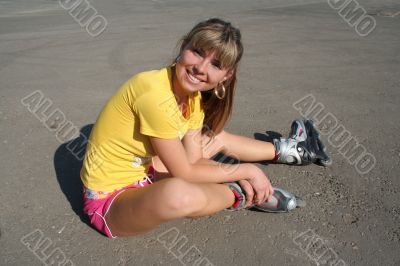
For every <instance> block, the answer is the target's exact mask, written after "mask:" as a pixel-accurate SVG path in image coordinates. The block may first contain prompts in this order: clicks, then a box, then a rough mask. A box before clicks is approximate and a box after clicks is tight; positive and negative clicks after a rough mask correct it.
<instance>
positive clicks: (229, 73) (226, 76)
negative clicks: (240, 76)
mask: <svg viewBox="0 0 400 266" xmlns="http://www.w3.org/2000/svg"><path fill="white" fill-rule="evenodd" d="M234 73H235V70H234V69H230V70H229V71H228V72H227V73H226V75H225V77H224V78H223V79H222V82H224V81H226V80H229V79H230V78H231V77H232V76H233V74H234Z"/></svg>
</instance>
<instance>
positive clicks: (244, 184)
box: [239, 180, 254, 208]
mask: <svg viewBox="0 0 400 266" xmlns="http://www.w3.org/2000/svg"><path fill="white" fill-rule="evenodd" d="M239 185H240V187H241V188H242V189H243V190H244V192H245V193H246V204H245V208H248V207H250V206H252V205H253V198H254V189H253V187H252V186H251V184H250V183H249V182H248V181H247V180H240V181H239Z"/></svg>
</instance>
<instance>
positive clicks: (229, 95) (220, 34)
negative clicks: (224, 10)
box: [180, 18, 243, 135]
mask: <svg viewBox="0 0 400 266" xmlns="http://www.w3.org/2000/svg"><path fill="white" fill-rule="evenodd" d="M188 44H190V45H191V46H192V47H193V48H196V49H200V50H201V51H209V50H216V51H217V56H218V59H219V61H220V62H221V67H222V68H224V69H228V70H231V71H232V72H233V74H232V76H231V78H229V79H228V80H226V81H224V82H223V85H224V87H225V97H224V98H223V99H219V98H217V97H216V95H215V94H214V93H213V91H212V90H211V91H202V92H201V94H202V105H203V110H204V113H205V118H204V126H203V129H202V133H203V134H207V135H211V134H218V133H220V132H221V131H222V130H223V129H224V126H225V124H226V122H227V121H228V120H229V118H230V116H231V114H232V107H233V96H234V93H235V87H236V72H237V68H238V63H239V61H240V59H241V58H242V55H243V45H242V42H241V34H240V31H239V30H238V29H237V28H235V27H233V26H232V25H231V23H229V22H226V21H224V20H221V19H219V18H211V19H208V20H206V21H202V22H200V23H198V24H197V25H196V26H194V28H193V29H192V30H191V31H190V32H189V33H188V34H187V35H185V36H184V37H183V38H182V40H181V45H180V51H182V50H183V49H184V47H185V46H186V45H188ZM210 130H211V132H210Z"/></svg>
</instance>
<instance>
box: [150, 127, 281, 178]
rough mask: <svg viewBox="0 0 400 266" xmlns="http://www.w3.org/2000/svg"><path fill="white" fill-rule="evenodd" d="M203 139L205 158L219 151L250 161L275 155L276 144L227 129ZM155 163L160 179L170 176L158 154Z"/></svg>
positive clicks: (271, 157) (261, 159) (268, 158)
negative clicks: (235, 133) (230, 131)
mask: <svg viewBox="0 0 400 266" xmlns="http://www.w3.org/2000/svg"><path fill="white" fill-rule="evenodd" d="M201 141H202V145H201V146H202V148H203V157H204V158H205V159H209V158H211V157H213V156H214V155H216V154H217V153H219V152H222V153H224V154H225V155H227V156H231V157H233V158H235V159H238V160H240V161H248V162H255V161H263V160H272V159H274V157H275V146H274V144H272V143H271V142H265V141H261V140H256V139H252V138H248V137H243V136H239V135H234V134H231V133H228V132H226V131H222V132H221V133H220V134H218V135H216V136H215V137H214V138H213V139H211V138H210V137H207V136H205V135H203V136H202V140H201ZM153 165H154V167H155V169H156V171H157V175H156V176H157V179H158V180H159V179H163V178H165V177H170V175H169V173H168V170H167V168H166V167H165V166H164V164H163V163H162V162H161V160H160V158H159V157H158V156H155V157H153Z"/></svg>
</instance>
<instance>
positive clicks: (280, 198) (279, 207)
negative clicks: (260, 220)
mask: <svg viewBox="0 0 400 266" xmlns="http://www.w3.org/2000/svg"><path fill="white" fill-rule="evenodd" d="M305 205H306V204H305V202H304V201H303V200H302V199H300V198H298V197H296V196H295V195H293V194H292V193H290V192H288V191H286V190H283V189H281V188H274V194H273V195H272V197H271V198H269V199H268V201H266V202H264V203H261V204H258V205H254V206H253V208H254V209H256V210H259V211H263V212H289V211H292V210H294V209H296V208H300V207H304V206H305Z"/></svg>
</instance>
